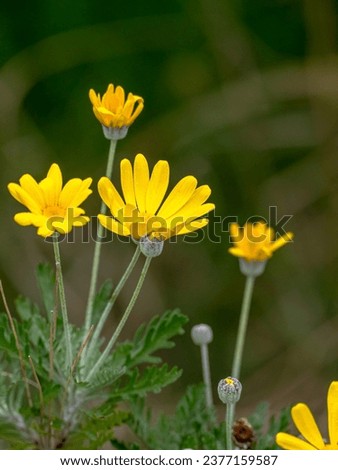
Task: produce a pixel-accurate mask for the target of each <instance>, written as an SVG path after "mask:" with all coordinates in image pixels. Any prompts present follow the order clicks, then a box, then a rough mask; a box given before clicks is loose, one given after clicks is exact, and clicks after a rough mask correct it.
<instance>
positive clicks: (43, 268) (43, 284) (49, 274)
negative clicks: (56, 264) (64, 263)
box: [36, 263, 55, 316]
mask: <svg viewBox="0 0 338 470" xmlns="http://www.w3.org/2000/svg"><path fill="white" fill-rule="evenodd" d="M36 277H37V282H38V286H39V288H40V292H41V296H42V300H43V304H44V306H45V309H46V312H47V315H48V316H49V315H50V313H51V312H52V311H53V310H54V308H55V271H54V269H53V268H52V266H51V265H50V264H49V263H40V264H39V265H38V266H37V269H36Z"/></svg>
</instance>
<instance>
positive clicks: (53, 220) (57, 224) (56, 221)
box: [8, 163, 92, 237]
mask: <svg viewBox="0 0 338 470" xmlns="http://www.w3.org/2000/svg"><path fill="white" fill-rule="evenodd" d="M19 182H20V184H17V183H9V185H8V190H9V192H10V193H11V195H12V196H13V197H14V198H15V199H16V200H17V201H18V202H20V203H21V204H23V205H24V206H26V207H27V209H28V210H29V212H19V213H18V214H15V216H14V220H15V222H16V223H17V224H19V225H23V226H27V225H34V226H35V227H37V228H38V231H37V233H38V235H41V236H42V237H49V236H50V235H52V234H53V233H54V232H59V233H61V234H65V233H68V232H70V231H71V230H72V228H73V227H79V226H83V225H85V224H87V223H88V222H89V217H86V216H85V215H84V213H85V211H84V210H83V209H82V208H81V207H79V205H80V204H82V202H83V201H84V200H85V199H87V197H88V196H89V195H90V194H91V193H92V190H91V189H89V186H90V185H91V183H92V179H91V178H86V179H85V180H81V179H79V178H73V179H71V180H69V181H68V182H67V183H66V184H65V186H64V187H63V188H62V173H61V170H60V168H59V166H58V165H57V164H56V163H53V164H52V165H51V167H50V169H49V171H48V173H47V177H46V178H44V179H43V180H42V181H40V182H39V183H38V182H37V181H35V179H34V178H33V177H32V176H31V175H28V174H25V175H23V176H22V177H21V178H20V181H19Z"/></svg>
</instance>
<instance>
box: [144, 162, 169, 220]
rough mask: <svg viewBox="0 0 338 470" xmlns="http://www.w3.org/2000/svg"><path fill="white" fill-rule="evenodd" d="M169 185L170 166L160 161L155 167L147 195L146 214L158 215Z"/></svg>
mask: <svg viewBox="0 0 338 470" xmlns="http://www.w3.org/2000/svg"><path fill="white" fill-rule="evenodd" d="M168 185H169V164H168V162H166V161H165V160H160V161H159V162H157V163H156V165H155V166H154V169H153V171H152V174H151V178H150V181H149V184H148V189H147V194H146V212H147V213H148V214H156V212H157V209H158V208H159V206H160V204H161V202H162V201H163V198H164V196H165V193H166V192H167V189H168Z"/></svg>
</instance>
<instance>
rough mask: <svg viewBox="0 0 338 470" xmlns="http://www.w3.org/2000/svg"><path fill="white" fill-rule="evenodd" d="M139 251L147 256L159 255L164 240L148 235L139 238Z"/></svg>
mask: <svg viewBox="0 0 338 470" xmlns="http://www.w3.org/2000/svg"><path fill="white" fill-rule="evenodd" d="M139 244H140V249H141V252H142V253H143V254H144V255H145V256H147V257H149V258H155V257H156V256H160V254H161V253H162V251H163V245H164V241H163V240H159V239H158V238H149V237H148V236H145V237H142V238H140V241H139Z"/></svg>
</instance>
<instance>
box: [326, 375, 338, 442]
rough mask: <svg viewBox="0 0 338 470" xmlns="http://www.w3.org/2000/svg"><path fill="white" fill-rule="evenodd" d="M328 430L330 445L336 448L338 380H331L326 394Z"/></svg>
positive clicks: (337, 432) (337, 439) (337, 433)
mask: <svg viewBox="0 0 338 470" xmlns="http://www.w3.org/2000/svg"><path fill="white" fill-rule="evenodd" d="M327 412H328V430H329V437H330V443H331V445H334V446H335V448H336V449H338V382H337V381H335V382H331V384H330V387H329V391H328V394H327Z"/></svg>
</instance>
